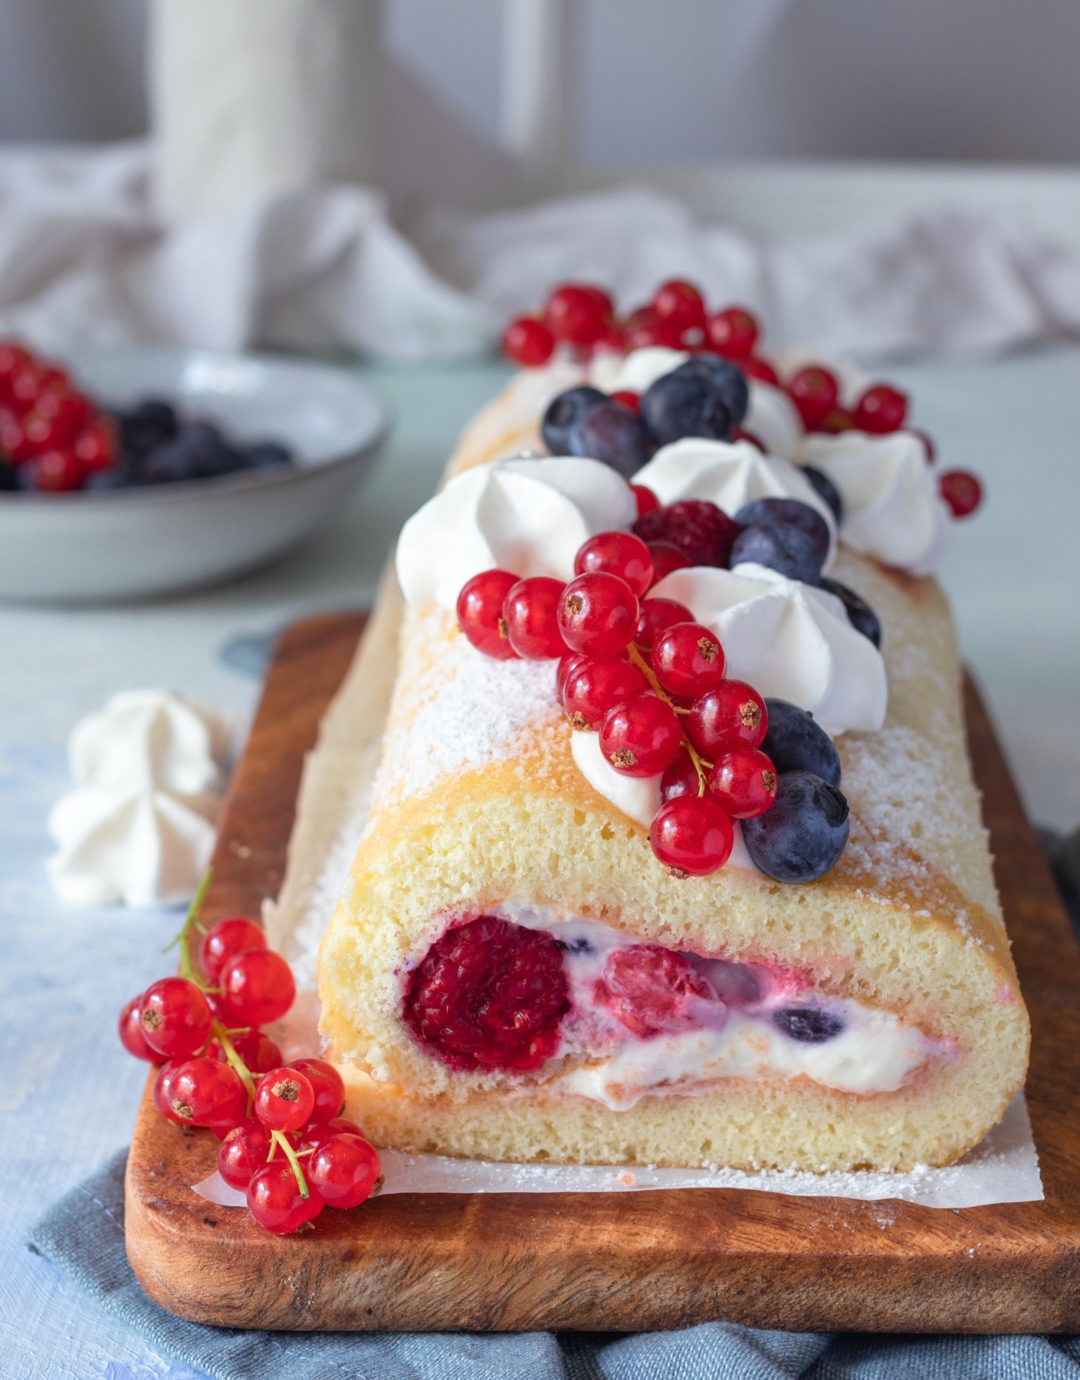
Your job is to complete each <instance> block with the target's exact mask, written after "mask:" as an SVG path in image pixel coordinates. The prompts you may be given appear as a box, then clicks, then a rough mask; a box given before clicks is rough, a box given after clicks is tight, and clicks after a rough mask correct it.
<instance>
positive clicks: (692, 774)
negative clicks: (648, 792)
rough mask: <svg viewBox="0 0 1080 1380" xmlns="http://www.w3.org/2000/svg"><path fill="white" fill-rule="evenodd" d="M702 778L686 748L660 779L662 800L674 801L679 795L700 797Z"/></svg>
mask: <svg viewBox="0 0 1080 1380" xmlns="http://www.w3.org/2000/svg"><path fill="white" fill-rule="evenodd" d="M700 794H701V778H700V777H699V776H698V769H697V767H696V766H695V765H694V763H693V760H692V758H691V756H690V754H689V753H688V752H687V751H686V749H685V748H684V749H683V750H682V751H681V752H680V753H679V755H678V757H676V758H675V760H674V762H672V764H671V766H670V767H668V768H667V770H666V771H665V772H664V774H663V776H662V777H661V778H660V799H661V800H674V799H675V797H676V796H677V795H700Z"/></svg>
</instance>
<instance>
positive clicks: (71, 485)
mask: <svg viewBox="0 0 1080 1380" xmlns="http://www.w3.org/2000/svg"><path fill="white" fill-rule="evenodd" d="M26 439H27V443H28V444H32V442H31V438H30V436H29V432H28V433H27V438H26ZM27 466H28V469H29V473H30V487H31V488H33V489H36V490H37V492H38V493H43V494H69V493H74V491H75V490H76V489H78V488H80V487H81V486H82V481H83V470H82V466H81V465H80V464H79V462H78V460H76V458H75V455H74V453H73V452H72V451H70V450H46V451H42V452H41V453H40V454H38V455H35V456H33V457H32V458H31V459H30V460H29V461H28V462H27Z"/></svg>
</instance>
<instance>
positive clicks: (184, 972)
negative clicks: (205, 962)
mask: <svg viewBox="0 0 1080 1380" xmlns="http://www.w3.org/2000/svg"><path fill="white" fill-rule="evenodd" d="M213 879H214V871H213V868H210V867H208V868H207V869H206V872H205V874H204V876H203V879H202V881H201V882H200V883H199V886H198V890H197V891H196V892H195V895H194V896H193V897H192V898H191V905H190V906H188V913H187V915H186V916H185V917H184V923H183V924H182V925H181V926H180V929H179V931H178V933H177V934H175V935H174V936H173V938H172V941H171V942H170V943H169V944H167V945H166V946H165V950H164V951H165V953H168V952H169V950H170V949H175V948H176V947H177V946H178V945H179V948H180V976H181V977H182V978H187V980H188V981H189V982H193V983H195V985H196V986H197V987H200V988H203V990H205V988H204V985H203V982H202V979H201V977H200V976H199V974H198V973H197V972H196V970H195V965H194V963H192V961H191V932H192V930H194V929H198V930H200V931H203V927H202V924H201V923H200V921H199V912H200V911H201V910H202V904H203V901H205V900H206V893H207V892H208V891H209V890H210V883H211V882H212V881H213ZM203 932H204V933H205V931H203Z"/></svg>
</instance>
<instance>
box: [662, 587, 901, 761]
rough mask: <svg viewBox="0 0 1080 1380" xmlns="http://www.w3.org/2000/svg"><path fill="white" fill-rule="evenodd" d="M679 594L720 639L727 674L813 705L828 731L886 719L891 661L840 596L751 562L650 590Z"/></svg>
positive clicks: (858, 727)
mask: <svg viewBox="0 0 1080 1380" xmlns="http://www.w3.org/2000/svg"><path fill="white" fill-rule="evenodd" d="M649 593H650V596H651V595H656V596H657V597H658V598H664V599H675V600H677V601H678V602H679V603H681V604H685V605H686V607H687V608H689V609H690V610H691V612H692V613H693V614H694V617H695V618H696V619H697V620H698V621H699V622H700V623H703V624H704V625H705V627H707V628H709V629H710V630H711V631H712V632H714V633H715V634H716V635H717V637H719V639H720V642H721V645H722V646H723V648H724V653H725V655H726V657H727V674H728V675H729V676H730V677H731V678H732V679H733V680H745V681H748V682H749V683H750V684H751V685H752V686H753V687H754V688H755V690H757V691H758V693H759V694H761V695H773V696H778V697H779V698H780V699H785V700H790V701H791V702H792V703H793V704H797V705H799V706H800V708H802V709H808V710H809V711H810V712H811V713H812V714H813V715H814V717H815V719H817V721H818V723H819V724H820V725H821V727H822V728H823V729H824V730H825V732H826V733H830V734H832V735H834V736H835V735H836V734H839V733H846V732H848V731H849V730H857V731H867V730H874V729H878V728H880V727H881V726H882V724H883V723H884V721H885V703H886V698H887V687H886V679H885V663H884V661H883V660H882V658H881V653H880V652H879V651H878V650H877V648H876V647H875V646H874V645H873V643H872V642H871V641H870V639H869V638H868V637H864V636H863V634H862V633H860V632H857V631H856V630H855V629H854V628H853V627H852V626H851V622H850V620H849V619H848V616H847V612H846V611H845V609H844V606H843V604H842V603H841V602H840V600H839V599H838V598H837V597H836V596H835V595H833V594H829V593H827V592H826V591H825V590H822V589H815V588H814V587H813V586H811V585H805V584H803V583H802V582H801V581H799V580H789V579H787V578H786V577H785V576H783V575H781V574H779V572H777V571H775V570H768V569H766V568H765V567H764V566H761V565H756V564H753V563H750V562H747V563H745V564H743V565H739V566H736V568H735V569H734V570H717V569H713V568H711V567H706V566H691V567H690V568H688V569H685V570H676V571H673V572H672V573H671V574H670V575H668V576H667V577H666V578H665V579H663V580H661V581H660V583H659V584H658V585H657V586H656V587H655V589H652V590H650V591H649Z"/></svg>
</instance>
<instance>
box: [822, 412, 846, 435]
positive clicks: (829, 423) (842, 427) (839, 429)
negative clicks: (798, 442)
mask: <svg viewBox="0 0 1080 1380" xmlns="http://www.w3.org/2000/svg"><path fill="white" fill-rule="evenodd" d="M854 425H855V418H854V417H853V416H852V415H851V413H850V412H849V411H848V410H847V408H846V407H834V408H833V409H832V410H831V411H830V412H827V413H826V414H825V417H824V420H823V421H822V423H821V428H820V429H821V430H822V431H823V432H825V434H826V435H827V436H839V435H841V434H842V433H843V432H845V431H850V430H851V429H852V427H853V426H854Z"/></svg>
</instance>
